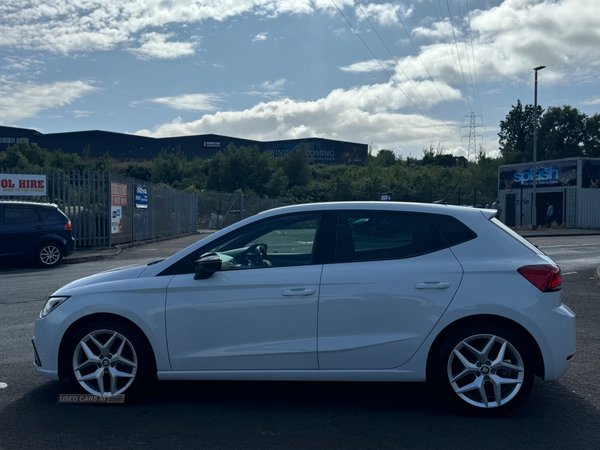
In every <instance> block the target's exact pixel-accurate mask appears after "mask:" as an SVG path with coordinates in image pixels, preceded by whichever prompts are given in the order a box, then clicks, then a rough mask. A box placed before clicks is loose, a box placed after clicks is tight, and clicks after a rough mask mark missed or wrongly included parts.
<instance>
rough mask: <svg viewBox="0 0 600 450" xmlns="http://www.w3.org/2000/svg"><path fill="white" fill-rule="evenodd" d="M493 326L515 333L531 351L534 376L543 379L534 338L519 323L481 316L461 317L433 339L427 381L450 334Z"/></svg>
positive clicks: (542, 365) (541, 358) (542, 361)
mask: <svg viewBox="0 0 600 450" xmlns="http://www.w3.org/2000/svg"><path fill="white" fill-rule="evenodd" d="M486 324H489V325H494V326H500V327H503V328H506V329H507V330H508V331H511V332H512V333H515V334H516V335H517V336H518V337H519V338H520V339H522V340H523V343H524V344H525V345H527V348H528V349H529V350H530V351H531V356H532V358H533V360H534V369H535V374H536V375H537V376H539V377H540V378H542V379H543V378H544V374H545V372H546V369H545V366H544V358H543V356H542V351H541V349H540V346H539V345H538V343H537V341H536V340H535V339H534V337H533V336H532V335H531V333H529V331H527V330H526V329H525V328H524V327H523V326H522V325H520V324H519V323H517V322H515V321H513V320H510V319H507V318H506V317H502V316H495V315H492V314H481V315H475V316H469V317H463V318H461V319H458V320H456V321H455V322H452V323H451V324H449V325H448V326H446V328H444V329H443V330H442V331H441V332H440V333H439V334H438V335H437V337H436V338H435V340H434V341H433V344H432V345H431V347H430V348H429V354H428V355H427V369H426V370H427V372H426V376H427V381H428V382H430V381H431V380H432V379H433V378H434V377H433V370H434V368H435V360H436V356H437V354H438V353H439V351H440V348H441V346H442V344H443V342H444V341H445V340H446V339H447V338H448V337H449V336H450V335H452V333H455V332H456V331H458V330H461V329H464V328H467V327H469V326H481V325H486Z"/></svg>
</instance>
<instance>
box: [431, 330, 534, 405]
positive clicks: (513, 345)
mask: <svg viewBox="0 0 600 450" xmlns="http://www.w3.org/2000/svg"><path fill="white" fill-rule="evenodd" d="M436 378H437V381H438V386H439V388H440V389H441V390H442V392H443V393H444V394H445V396H446V397H448V398H449V399H450V400H451V401H453V402H454V403H455V404H458V406H460V407H461V408H463V409H465V410H466V411H467V412H469V413H471V414H475V415H479V416H495V415H501V414H506V413H508V412H509V411H511V410H513V409H514V408H516V407H517V406H518V405H519V404H521V403H522V402H523V400H525V398H526V397H527V395H529V392H530V391H531V388H532V386H533V378H534V368H533V360H532V358H531V356H530V352H529V351H528V349H527V347H526V345H525V344H524V343H523V342H522V340H521V339H519V337H518V336H517V335H516V334H514V333H512V332H511V331H509V330H506V329H503V328H500V327H496V326H480V327H473V328H469V329H466V330H461V331H458V332H455V333H454V334H453V335H452V336H451V337H450V338H449V339H447V340H446V341H445V342H444V344H443V345H442V346H441V348H440V352H439V354H438V358H437V365H436Z"/></svg>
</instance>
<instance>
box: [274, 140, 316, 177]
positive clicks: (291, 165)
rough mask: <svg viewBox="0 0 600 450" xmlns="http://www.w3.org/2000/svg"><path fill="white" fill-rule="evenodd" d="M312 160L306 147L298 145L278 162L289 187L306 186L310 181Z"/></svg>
mask: <svg viewBox="0 0 600 450" xmlns="http://www.w3.org/2000/svg"><path fill="white" fill-rule="evenodd" d="M311 163H312V159H311V157H310V154H309V153H308V149H307V148H306V145H304V144H300V145H298V146H297V147H296V148H294V149H293V150H292V151H291V152H289V153H288V154H287V155H286V156H284V157H283V158H281V159H280V160H279V167H281V168H282V169H283V172H284V173H285V176H286V177H287V178H288V180H289V184H290V186H306V185H307V184H308V182H309V181H310V178H311V175H312V171H311V169H310V165H311Z"/></svg>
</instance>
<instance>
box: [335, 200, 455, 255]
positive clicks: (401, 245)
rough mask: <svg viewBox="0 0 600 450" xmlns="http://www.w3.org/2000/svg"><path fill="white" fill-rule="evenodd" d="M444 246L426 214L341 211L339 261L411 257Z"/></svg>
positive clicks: (339, 216)
mask: <svg viewBox="0 0 600 450" xmlns="http://www.w3.org/2000/svg"><path fill="white" fill-rule="evenodd" d="M444 247H445V244H444V242H443V241H442V239H441V238H440V236H439V234H438V233H437V232H436V230H435V229H434V228H433V226H432V225H431V222H430V221H429V220H428V218H427V216H426V215H425V214H418V213H401V212H375V211H356V212H347V213H346V212H345V213H340V214H338V219H337V232H336V244H335V261H336V262H354V261H377V260H385V259H399V258H411V257H414V256H418V255H423V254H426V253H430V252H433V251H436V250H439V249H441V248H444Z"/></svg>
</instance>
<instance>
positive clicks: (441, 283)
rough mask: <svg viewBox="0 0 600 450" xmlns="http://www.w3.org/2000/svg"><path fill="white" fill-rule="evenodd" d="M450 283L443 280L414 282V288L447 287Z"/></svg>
mask: <svg viewBox="0 0 600 450" xmlns="http://www.w3.org/2000/svg"><path fill="white" fill-rule="evenodd" d="M449 287H450V283H447V282H445V281H425V282H423V283H417V284H415V289H448V288H449Z"/></svg>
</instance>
